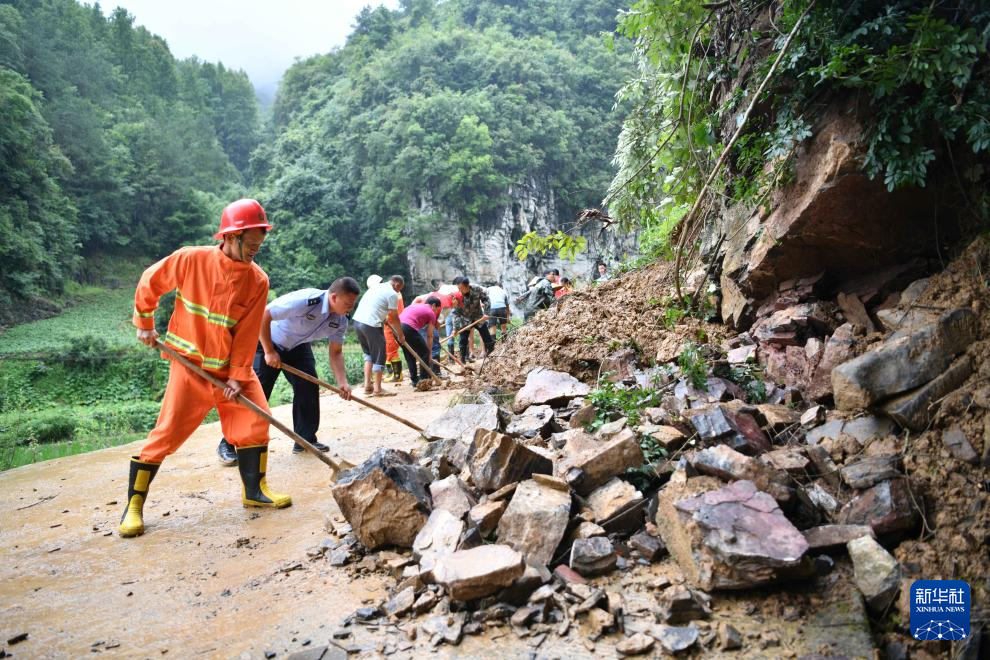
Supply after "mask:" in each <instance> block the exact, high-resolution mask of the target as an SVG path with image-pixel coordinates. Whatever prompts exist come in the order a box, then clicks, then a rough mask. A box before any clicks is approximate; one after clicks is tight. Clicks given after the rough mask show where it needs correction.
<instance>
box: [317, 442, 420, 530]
mask: <svg viewBox="0 0 990 660" xmlns="http://www.w3.org/2000/svg"><path fill="white" fill-rule="evenodd" d="M430 479H431V475H430V472H429V470H427V469H425V468H422V467H420V466H418V465H416V464H415V463H414V462H413V459H412V457H411V456H410V455H409V454H407V453H406V452H404V451H399V450H397V449H379V450H378V451H376V452H375V453H374V454H372V455H371V458H369V459H368V460H366V461H365V462H364V463H362V464H361V465H358V466H357V467H355V468H352V469H350V470H347V471H345V472H342V473H341V474H340V476H339V478H338V479H337V483H336V484H334V486H333V490H332V491H331V492H332V493H333V499H334V500H336V502H337V506H339V507H340V511H341V513H343V514H344V518H346V519H347V522H348V523H350V525H351V527H352V528H353V530H354V535H355V536H356V537H357V539H358V540H359V541H360V542H361V543H362V544H363V545H364V546H365V547H366V548H368V549H369V550H374V549H375V548H380V547H382V546H388V545H394V546H398V547H402V548H409V547H412V544H413V541H414V540H415V538H416V534H418V533H419V530H420V528H422V527H423V525H424V524H425V523H426V519H427V517H428V516H429V514H430V509H431V508H432V503H431V500H430V492H429V484H430Z"/></svg>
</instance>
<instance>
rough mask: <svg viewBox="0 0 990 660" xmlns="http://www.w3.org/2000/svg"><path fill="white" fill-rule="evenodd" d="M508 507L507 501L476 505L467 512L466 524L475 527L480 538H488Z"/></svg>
mask: <svg viewBox="0 0 990 660" xmlns="http://www.w3.org/2000/svg"><path fill="white" fill-rule="evenodd" d="M508 505H509V502H508V501H507V500H499V501H496V502H491V501H489V502H483V503H481V504H478V505H477V506H475V507H473V508H472V509H471V510H470V511H469V512H468V524H469V525H470V526H471V527H476V528H477V529H478V531H479V532H480V533H481V535H482V536H488V535H489V534H490V533H491V532H492V530H494V529H495V527H496V526H497V525H498V521H499V520H501V519H502V514H503V513H505V508H506V507H507V506H508Z"/></svg>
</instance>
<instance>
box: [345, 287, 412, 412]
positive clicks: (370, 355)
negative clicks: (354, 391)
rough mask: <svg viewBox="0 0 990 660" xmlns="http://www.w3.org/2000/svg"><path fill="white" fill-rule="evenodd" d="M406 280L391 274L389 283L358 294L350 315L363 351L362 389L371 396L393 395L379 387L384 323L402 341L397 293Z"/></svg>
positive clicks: (383, 367)
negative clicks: (359, 296) (354, 308)
mask: <svg viewBox="0 0 990 660" xmlns="http://www.w3.org/2000/svg"><path fill="white" fill-rule="evenodd" d="M403 286H405V280H404V279H403V278H402V276H401V275H393V276H392V277H391V278H389V282H388V284H385V283H383V284H379V285H378V286H374V287H371V288H369V289H368V291H367V292H366V293H365V294H364V295H363V296H361V301H360V302H359V303H358V306H357V309H356V310H354V316H353V317H352V321H353V325H354V331H355V332H356V333H357V336H358V342H360V343H361V351H362V352H363V353H364V392H365V394H369V395H371V396H395V393H394V392H385V391H384V390H383V389H382V371H383V370H384V369H385V328H384V324H385V323H386V322H387V323H389V324H391V326H392V327H393V328H395V331H396V333H397V334H396V339H397V340H398V341H399V343H400V344H402V343H403V342H404V341H405V337H404V336H403V335H402V329H401V328H400V327H399V326H400V325H401V322H400V321H399V312H398V309H399V296H400V295H401V293H400V292H401V291H402V287H403Z"/></svg>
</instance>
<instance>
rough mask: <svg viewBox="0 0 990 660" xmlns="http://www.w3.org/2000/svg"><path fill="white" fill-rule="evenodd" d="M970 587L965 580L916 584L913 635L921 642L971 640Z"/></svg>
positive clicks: (913, 591) (912, 621)
mask: <svg viewBox="0 0 990 660" xmlns="http://www.w3.org/2000/svg"><path fill="white" fill-rule="evenodd" d="M970 602H971V601H970V592H969V585H968V584H967V583H966V582H964V581H962V580H915V581H914V583H913V584H912V585H911V634H912V635H914V638H915V639H921V640H932V641H938V640H946V639H948V640H959V639H966V638H967V637H969V626H970V623H969V606H970Z"/></svg>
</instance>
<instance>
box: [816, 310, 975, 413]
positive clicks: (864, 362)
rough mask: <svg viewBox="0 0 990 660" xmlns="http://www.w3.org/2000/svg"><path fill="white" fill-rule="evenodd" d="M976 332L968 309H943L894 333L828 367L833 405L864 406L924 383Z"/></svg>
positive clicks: (959, 350)
mask: <svg viewBox="0 0 990 660" xmlns="http://www.w3.org/2000/svg"><path fill="white" fill-rule="evenodd" d="M976 336H977V318H976V314H975V313H974V312H973V311H972V310H971V309H969V308H960V309H954V310H951V311H949V312H946V313H945V314H943V315H942V316H941V317H939V319H938V321H937V322H935V323H932V324H930V325H926V326H923V327H920V328H917V329H914V330H912V331H910V332H908V333H905V334H903V335H901V336H897V335H896V334H895V335H894V336H892V337H891V338H889V339H887V340H886V341H885V342H884V343H883V344H882V345H881V346H880V347H878V348H875V349H873V350H871V351H869V352H867V353H864V354H863V355H860V356H859V357H857V358H853V359H852V360H849V361H848V362H844V363H843V364H841V365H839V366H838V367H836V368H835V369H833V370H832V389H833V392H834V395H835V404H836V406H837V407H838V408H840V409H843V410H855V409H857V408H867V407H869V406H871V405H873V404H875V403H877V402H880V401H883V400H885V399H888V398H890V397H893V396H895V395H897V394H901V393H902V392H906V391H907V390H910V389H913V388H915V387H918V386H919V385H922V384H924V383H927V382H928V381H930V380H932V379H933V378H935V377H936V376H938V375H940V374H941V373H942V372H943V371H945V369H946V368H947V367H948V366H949V365H950V364H951V363H952V361H953V359H954V358H955V357H956V356H957V355H958V354H960V353H962V352H963V351H965V350H966V348H967V347H969V345H970V344H971V343H972V342H973V341H975V339H976Z"/></svg>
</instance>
